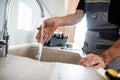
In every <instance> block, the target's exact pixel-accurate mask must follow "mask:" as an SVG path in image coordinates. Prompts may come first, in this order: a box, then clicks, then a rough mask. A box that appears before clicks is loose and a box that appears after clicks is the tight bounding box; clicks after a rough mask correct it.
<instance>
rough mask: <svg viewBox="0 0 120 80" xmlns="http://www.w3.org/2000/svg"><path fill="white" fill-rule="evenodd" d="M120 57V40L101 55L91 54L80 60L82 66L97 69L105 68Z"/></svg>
mask: <svg viewBox="0 0 120 80" xmlns="http://www.w3.org/2000/svg"><path fill="white" fill-rule="evenodd" d="M119 57H120V39H119V40H118V41H116V42H115V44H114V45H113V46H112V47H111V48H109V49H108V50H106V51H105V52H103V53H102V54H101V55H95V54H89V55H87V56H86V57H84V58H82V59H81V60H80V64H81V65H83V66H88V67H92V66H93V67H95V68H96V69H99V68H104V67H105V66H106V65H107V64H109V63H110V62H111V61H113V60H115V59H117V58H119Z"/></svg>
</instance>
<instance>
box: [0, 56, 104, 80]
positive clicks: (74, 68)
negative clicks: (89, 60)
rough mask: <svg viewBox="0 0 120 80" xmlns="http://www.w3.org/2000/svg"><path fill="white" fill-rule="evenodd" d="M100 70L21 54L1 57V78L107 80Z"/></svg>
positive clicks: (13, 79)
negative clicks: (46, 60)
mask: <svg viewBox="0 0 120 80" xmlns="http://www.w3.org/2000/svg"><path fill="white" fill-rule="evenodd" d="M100 71H101V70H100ZM100 71H99V72H100ZM99 72H98V71H96V70H95V69H93V68H89V67H83V66H80V65H73V64H66V63H59V62H40V61H35V60H33V59H30V58H26V57H20V56H12V55H8V57H6V58H0V80H105V79H104V77H103V75H104V74H103V75H101V74H100V73H99ZM102 73H103V72H102Z"/></svg>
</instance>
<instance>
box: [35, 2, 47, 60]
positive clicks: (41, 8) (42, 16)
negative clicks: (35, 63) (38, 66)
mask: <svg viewBox="0 0 120 80" xmlns="http://www.w3.org/2000/svg"><path fill="white" fill-rule="evenodd" d="M36 1H37V3H38V5H39V7H40V10H41V21H42V24H41V30H40V31H41V33H40V35H41V37H40V39H41V41H43V27H44V16H45V14H44V10H43V6H42V4H41V2H40V0H36ZM42 46H43V44H42V43H40V44H39V51H38V54H37V56H36V58H37V59H38V60H40V58H41V54H42Z"/></svg>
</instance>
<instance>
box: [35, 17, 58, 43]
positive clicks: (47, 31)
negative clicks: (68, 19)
mask: <svg viewBox="0 0 120 80" xmlns="http://www.w3.org/2000/svg"><path fill="white" fill-rule="evenodd" d="M58 22H59V21H58V18H57V17H55V18H49V19H47V20H45V21H44V29H43V35H41V26H40V27H38V28H37V30H38V33H37V35H36V39H37V42H41V43H44V42H48V41H49V40H50V39H51V37H52V34H53V33H54V31H55V30H56V29H57V27H58ZM41 36H43V38H42V41H41Z"/></svg>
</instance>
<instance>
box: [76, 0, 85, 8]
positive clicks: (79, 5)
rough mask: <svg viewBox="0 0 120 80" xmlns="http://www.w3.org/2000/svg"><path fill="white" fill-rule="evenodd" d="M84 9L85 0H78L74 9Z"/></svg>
mask: <svg viewBox="0 0 120 80" xmlns="http://www.w3.org/2000/svg"><path fill="white" fill-rule="evenodd" d="M79 9H80V10H85V0H80V1H79V3H78V6H77V9H76V10H79Z"/></svg>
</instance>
